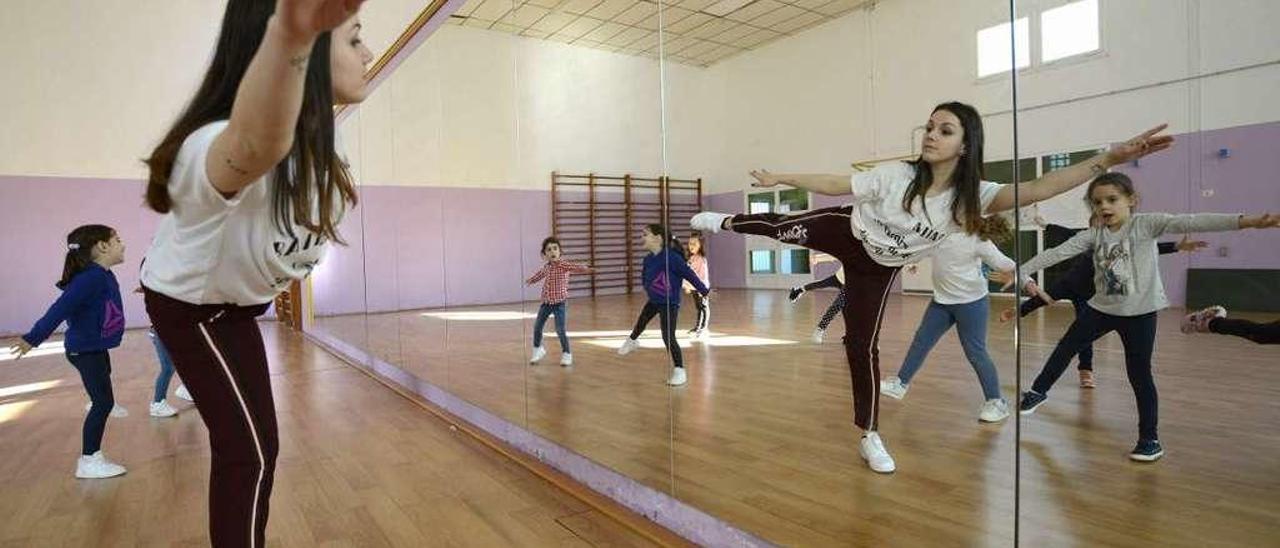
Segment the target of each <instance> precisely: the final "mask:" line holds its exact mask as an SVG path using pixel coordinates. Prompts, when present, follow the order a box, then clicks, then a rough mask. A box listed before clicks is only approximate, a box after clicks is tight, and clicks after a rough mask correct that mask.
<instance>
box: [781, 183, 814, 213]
mask: <svg viewBox="0 0 1280 548" xmlns="http://www.w3.org/2000/svg"><path fill="white" fill-rule="evenodd" d="M806 209H809V192H808V191H804V190H800V189H798V188H793V189H791V190H779V191H778V213H790V212H792V211H804V210H806Z"/></svg>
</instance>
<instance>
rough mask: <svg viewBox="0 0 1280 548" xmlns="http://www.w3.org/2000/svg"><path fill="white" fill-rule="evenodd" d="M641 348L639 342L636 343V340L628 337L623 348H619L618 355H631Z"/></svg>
mask: <svg viewBox="0 0 1280 548" xmlns="http://www.w3.org/2000/svg"><path fill="white" fill-rule="evenodd" d="M639 347H640V343H639V342H636V340H635V339H632V338H630V337H628V338H627V340H626V341H624V342H623V343H622V346H620V347H618V355H619V356H626V355H627V354H630V353H631V351H632V350H635V349H637V348H639Z"/></svg>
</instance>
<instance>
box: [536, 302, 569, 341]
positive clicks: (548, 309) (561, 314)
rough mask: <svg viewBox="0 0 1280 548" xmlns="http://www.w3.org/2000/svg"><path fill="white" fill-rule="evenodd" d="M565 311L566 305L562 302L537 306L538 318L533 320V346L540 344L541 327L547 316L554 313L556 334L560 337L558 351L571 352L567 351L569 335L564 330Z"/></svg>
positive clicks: (544, 324)
mask: <svg viewBox="0 0 1280 548" xmlns="http://www.w3.org/2000/svg"><path fill="white" fill-rule="evenodd" d="M567 311H568V307H567V306H565V303H563V302H559V303H556V304H547V303H542V306H539V307H538V319H536V320H534V321H533V346H535V347H537V346H542V328H543V327H544V326H546V325H547V316H550V315H552V314H555V315H556V336H557V337H560V351H561V352H564V353H565V354H570V353H571V352H570V351H569V335H566V334H565V332H564V324H565V321H567V319H566V317H565V316H566V312H567Z"/></svg>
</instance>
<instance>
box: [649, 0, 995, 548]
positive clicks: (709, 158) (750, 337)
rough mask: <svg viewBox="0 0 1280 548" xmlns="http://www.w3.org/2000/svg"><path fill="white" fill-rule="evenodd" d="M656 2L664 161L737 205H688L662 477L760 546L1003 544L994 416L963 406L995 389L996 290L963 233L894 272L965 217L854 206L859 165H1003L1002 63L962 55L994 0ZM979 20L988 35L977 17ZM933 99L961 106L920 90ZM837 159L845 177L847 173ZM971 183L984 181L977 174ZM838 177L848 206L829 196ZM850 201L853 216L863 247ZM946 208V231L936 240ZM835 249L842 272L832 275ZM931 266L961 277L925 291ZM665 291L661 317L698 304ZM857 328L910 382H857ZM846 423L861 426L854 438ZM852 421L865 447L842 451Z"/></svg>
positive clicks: (884, 369)
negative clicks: (690, 265) (868, 435)
mask: <svg viewBox="0 0 1280 548" xmlns="http://www.w3.org/2000/svg"><path fill="white" fill-rule="evenodd" d="M673 4H674V5H673V6H671V7H669V8H668V9H667V10H666V17H665V18H664V27H663V37H664V47H663V51H664V59H663V68H664V73H663V80H664V82H665V88H664V89H665V92H666V101H665V105H666V110H665V112H664V115H665V116H664V117H665V122H666V138H667V142H666V150H667V159H668V171H669V172H670V173H672V174H673V175H674V174H679V175H680V176H682V177H689V178H697V179H701V180H702V181H703V184H702V194H701V197H700V200H701V204H702V207H701V209H702V210H703V211H709V212H717V213H725V214H745V215H744V216H736V217H732V218H729V219H726V218H725V217H724V216H717V215H711V216H700V217H698V218H694V219H693V225H694V226H693V227H692V228H693V229H696V230H700V231H701V232H702V233H703V240H704V241H705V243H706V245H705V249H706V256H707V258H708V261H707V262H708V264H709V266H710V273H709V274H710V282H711V286H712V287H713V292H712V294H711V299H710V308H711V314H710V320H709V322H708V329H707V333H709V336H706V337H704V338H701V339H700V340H697V341H694V342H692V344H690V345H689V346H688V347H687V348H686V349H685V356H684V357H685V362H686V364H687V366H688V367H687V369H688V383H687V384H686V385H684V386H682V387H679V388H677V389H673V390H672V398H673V409H674V425H675V426H674V442H673V448H674V452H675V457H674V481H675V493H676V496H677V497H678V498H679V499H680V500H682V501H684V502H687V503H689V504H691V505H693V506H695V507H697V508H700V509H703V510H705V511H707V512H709V513H711V514H713V515H715V516H717V517H719V518H721V519H723V520H725V521H728V522H729V523H732V524H733V525H735V526H736V527H738V528H741V529H742V530H745V531H746V532H748V533H750V534H752V535H755V536H757V537H759V538H761V539H763V540H765V541H768V542H772V543H777V544H782V545H840V544H858V545H877V546H881V545H902V546H928V545H941V544H960V545H992V546H999V545H1010V544H1012V542H1013V536H1014V517H1015V516H1014V508H1015V506H1014V487H1015V482H1014V451H1015V444H1014V429H1015V424H1014V422H1015V421H1014V420H1013V419H1010V418H1004V417H1001V416H1000V408H995V409H992V410H987V409H985V407H984V406H985V405H986V404H985V401H986V400H987V399H988V398H991V399H998V398H1001V397H1003V398H1006V399H1008V400H1012V399H1013V398H1014V397H1015V389H1014V387H1013V381H1014V378H1013V372H1014V363H1013V362H1014V359H1013V357H1014V346H1013V328H1012V325H1009V324H999V323H997V322H996V321H995V320H994V318H992V319H991V320H990V321H987V316H988V314H987V310H988V308H995V307H999V306H1001V305H1000V304H999V303H1004V302H1012V300H1011V298H1010V297H1008V296H1004V295H996V296H993V297H990V299H989V302H990V303H993V304H988V299H987V298H986V297H985V294H986V291H985V289H986V287H987V283H986V280H985V279H983V277H982V271H981V270H980V267H979V257H978V252H977V251H978V250H980V249H983V248H982V247H981V246H980V245H979V244H978V243H977V242H978V240H977V239H976V238H975V239H973V241H972V242H970V241H969V240H965V241H964V243H963V245H958V246H957V248H958V250H953V251H950V252H948V253H949V256H950V257H951V258H950V259H948V260H950V261H952V262H959V263H960V264H961V265H963V266H949V267H948V268H946V269H939V268H937V267H932V266H931V261H929V260H925V261H924V262H920V263H918V264H915V265H914V268H913V267H909V266H908V267H906V268H903V269H902V270H901V272H900V273H897V274H895V270H896V269H895V268H894V267H897V266H899V265H903V266H906V265H909V264H913V263H917V261H918V260H919V258H921V257H927V256H929V255H930V253H931V251H930V250H931V249H932V248H933V247H934V245H935V242H936V241H939V240H941V241H943V242H950V241H952V240H958V239H960V238H961V237H962V236H963V235H964V234H963V233H964V230H963V229H961V228H958V227H957V228H953V229H948V228H945V227H948V226H956V225H955V222H954V221H953V222H948V217H951V216H952V211H951V210H950V209H949V208H950V203H949V200H948V199H946V198H937V199H935V198H932V197H931V198H929V200H928V204H929V209H927V211H928V212H929V213H928V214H929V215H930V216H931V217H926V216H924V215H923V214H922V215H921V216H920V220H921V221H922V222H923V223H925V224H923V225H921V226H933V227H939V228H938V229H937V230H936V231H932V232H931V231H929V230H919V231H916V232H915V233H914V234H907V232H910V231H911V229H912V228H913V227H912V224H913V223H914V222H915V221H914V220H912V221H911V222H907V221H906V220H904V219H902V218H900V217H899V216H894V213H893V212H896V213H899V214H903V215H905V213H903V210H902V205H901V203H900V202H901V200H902V195H903V194H902V190H899V191H898V194H897V199H896V201H895V200H894V199H889V200H888V201H889V202H893V203H891V204H887V205H885V206H884V208H877V207H876V206H875V205H874V204H875V203H876V202H877V200H878V199H879V196H878V194H876V193H878V192H880V188H881V187H880V186H878V185H879V184H880V182H879V181H880V180H881V179H883V181H884V185H886V186H884V187H883V188H885V189H891V188H895V187H893V184H895V183H897V184H899V185H900V186H902V187H905V184H906V183H909V182H910V180H911V176H910V175H908V176H906V177H905V179H904V180H902V181H898V180H897V179H903V176H902V173H904V171H905V172H907V173H914V169H913V168H912V167H911V165H910V164H906V163H904V161H910V162H915V161H917V160H923V161H924V162H925V163H928V164H929V165H930V166H931V168H930V169H933V168H932V166H933V165H935V163H936V165H938V166H957V165H961V164H964V162H971V163H968V164H964V166H962V167H960V168H955V167H939V168H937V169H947V170H949V171H953V172H956V171H958V170H959V169H968V170H970V171H971V172H975V175H974V176H973V179H972V181H973V182H974V183H976V181H977V176H976V168H977V166H983V167H985V168H986V171H987V177H986V179H989V180H993V181H996V182H1012V179H1011V178H1008V177H1007V175H1011V174H1009V173H1003V172H1002V171H1001V168H1002V166H1004V165H1006V164H1011V163H1012V162H1010V160H1012V159H1013V158H1014V150H1013V139H1012V130H1013V103H1012V93H1011V82H1010V80H1009V78H1007V77H1000V76H988V77H984V76H980V75H979V71H980V70H981V69H982V68H983V67H982V66H981V63H982V60H983V56H984V55H986V56H991V55H993V52H991V51H989V50H990V48H993V47H994V48H997V49H999V48H1003V50H1002V51H1003V52H1004V55H1005V60H1006V61H1007V60H1008V58H1009V55H1010V52H1009V45H1010V40H1009V35H1008V32H1007V28H1008V23H1009V11H1008V3H1007V2H1001V1H998V0H990V1H968V2H931V1H920V0H895V1H879V2H862V1H852V0H850V1H845V0H836V1H830V2H829V1H826V0H814V1H790V0H787V1H782V0H778V1H775V0H756V1H754V2H734V1H728V0H726V1H723V2H716V1H714V0H694V1H683V2H675V3H673ZM999 25H1004V28H1005V29H1006V32H1005V34H1004V35H994V36H988V35H984V34H982V33H981V32H980V31H982V29H986V28H990V27H997V28H998V26H999ZM988 34H990V33H988ZM1001 39H1003V41H1002V40H1001ZM995 62H997V63H998V62H999V59H997V60H996V61H995ZM952 101H955V102H959V103H963V105H949V106H945V107H943V108H941V109H939V110H937V111H935V107H936V106H938V105H941V104H944V103H949V102H952ZM968 105H971V106H972V109H976V113H975V112H974V110H971V109H969V107H968ZM978 123H980V124H981V125H982V127H983V129H984V130H985V143H983V141H982V140H981V137H980V135H981V133H980V130H978V128H977V126H976V124H978ZM966 132H967V133H969V134H970V135H971V137H972V139H965V138H964V134H965V133H966ZM926 144H928V145H929V146H930V147H931V148H930V150H929V151H925V150H923V149H922V147H923V146H924V145H926ZM983 145H985V146H983ZM964 147H968V150H967V151H965V152H964V153H960V152H958V151H957V148H964ZM922 152H924V153H925V155H924V156H923V158H922ZM948 158H950V159H951V160H950V162H948ZM983 160H985V162H986V163H985V165H983V164H982V162H983ZM855 164H856V165H855ZM966 166H967V167H966ZM753 170H761V171H759V172H757V173H754V174H753V173H752V172H753ZM1004 171H1005V172H1007V171H1008V169H1004ZM795 174H831V175H830V176H812V175H801V176H795ZM855 174H856V175H855ZM851 176H852V177H853V180H854V181H856V182H857V184H859V185H862V186H860V187H859V188H862V189H863V190H864V191H865V194H866V195H857V196H854V195H851V194H850V189H851V186H850V182H851ZM940 176H941V175H940ZM895 177H896V178H895ZM956 177H957V178H963V175H960V174H958V175H957V176H956ZM953 180H955V179H953ZM779 181H781V182H780V183H779ZM775 183H777V184H775ZM792 183H794V184H792ZM971 186H972V188H973V191H974V192H977V191H979V190H982V196H983V197H984V199H985V200H987V201H989V200H990V198H991V196H992V194H991V193H990V192H991V189H994V188H995V187H991V189H980V187H978V186H977V185H976V184H974V185H971ZM884 192H885V193H886V194H892V190H885V191H884ZM932 195H933V193H930V196H932ZM855 198H856V199H858V200H860V201H859V202H857V204H859V205H855V206H854V208H855V209H856V210H855V211H851V210H850V209H848V208H846V209H841V206H844V205H846V204H854V203H855ZM862 204H865V205H862ZM915 207H916V210H917V211H919V205H918V204H917V205H916V206H915ZM1012 207H1013V202H1012V198H1011V197H1009V198H1008V199H1007V201H1005V202H1004V207H1003V208H1004V209H1006V210H1009V209H1011V208H1012ZM826 208H833V209H826ZM884 212H890V213H888V215H889V216H888V217H885V218H884V219H880V218H878V217H877V215H884V214H885V213H884ZM851 215H856V216H858V218H859V219H860V221H861V222H862V223H864V227H865V228H867V229H868V230H869V231H870V232H872V233H873V236H871V237H870V238H868V242H867V245H866V246H865V247H864V243H863V242H861V241H859V240H858V239H857V238H859V237H862V236H855V234H854V229H853V228H852V227H851V218H850V217H851ZM1002 215H1003V216H1002V217H1001V218H1002V219H1004V220H1007V221H1009V222H1010V224H1011V223H1012V220H1013V215H1012V212H1011V211H1006V212H1005V213H1003V214H1002ZM979 218H980V216H979ZM681 220H682V221H683V219H681ZM674 222H675V221H674V220H673V223H674ZM852 222H857V221H852ZM882 222H884V223H891V224H892V226H889V225H884V224H881V223H882ZM726 223H727V224H732V225H733V226H732V227H731V229H728V228H725V226H727V225H726ZM853 226H858V225H853ZM898 227H900V228H901V229H903V230H901V233H899V234H895V232H899V228H898ZM679 228H680V229H683V228H684V227H679ZM949 230H950V231H954V232H959V233H960V234H952V235H950V236H947V237H946V238H945V239H944V238H943V234H942V232H946V231H949ZM717 231H719V232H718V233H715V232H717ZM1009 235H1010V236H1011V233H1010V234H1009ZM1003 245H1004V246H1005V249H1010V247H1009V245H1008V244H1003ZM873 248H874V249H873ZM864 250H865V251H864ZM869 253H870V255H869ZM939 253H941V252H939ZM872 257H876V258H875V259H872ZM837 259H838V260H837ZM841 264H843V265H845V267H844V269H845V270H849V271H850V272H852V274H844V273H843V272H842V275H841V276H836V274H837V270H838V269H839V267H840V265H841ZM1007 266H1009V267H1011V266H1012V262H1011V261H1010V263H1009V264H1008V265H1007ZM957 276H959V277H961V278H963V279H962V280H958V281H957V280H954V279H950V278H954V277H957ZM940 277H941V278H944V279H943V281H942V283H945V284H947V286H948V287H952V288H954V287H956V286H957V285H958V286H961V287H963V288H965V290H964V291H960V293H962V295H959V296H954V295H952V296H951V297H950V300H944V302H945V303H947V304H945V305H931V304H930V303H931V301H934V300H935V299H942V297H941V296H937V295H936V291H935V285H936V284H937V283H938V282H937V280H938V279H939V278H940ZM948 277H950V278H948ZM815 282H816V284H815ZM806 284H815V285H811V286H810V287H809V288H808V289H807V290H805V291H803V292H802V291H799V290H793V288H799V287H803V286H805V285H806ZM846 289H847V291H846ZM954 293H956V291H955V290H954V289H953V290H952V291H951V294H954ZM957 303H959V304H957ZM841 307H843V309H842V308H841ZM934 307H936V308H937V310H934ZM681 308H682V310H681V314H680V317H681V326H680V329H679V332H680V333H682V334H683V333H684V331H685V330H686V329H687V328H688V327H686V326H688V325H691V322H690V320H691V319H692V318H695V317H697V315H698V314H697V312H696V311H695V310H694V306H693V303H689V304H687V305H685V306H682V307H681ZM828 310H830V311H831V312H830V315H829V316H828V315H827V311H828ZM926 310H928V311H929V314H926ZM881 315H882V316H883V320H881V321H878V317H879V316H881ZM824 316H827V318H828V320H824ZM922 316H923V317H925V320H924V322H932V323H930V324H929V325H930V329H929V330H926V329H925V326H924V325H922V319H921V318H922ZM846 318H848V322H850V323H846ZM944 319H945V320H946V321H943V320H944ZM956 322H959V325H958V326H955V327H957V329H953V330H950V331H952V332H955V331H960V332H961V336H968V337H971V338H972V339H973V341H972V342H975V343H977V344H974V345H973V347H972V348H962V345H961V342H960V339H959V338H958V337H957V336H956V335H953V334H945V335H944V334H943V333H944V330H946V328H947V327H948V326H950V325H952V324H953V323H956ZM847 325H848V326H849V330H850V333H853V336H852V337H850V338H849V339H848V340H846V326H847ZM918 326H919V327H920V329H919V331H920V333H919V335H918V336H920V337H921V338H922V341H921V342H917V343H914V346H913V339H914V338H915V337H916V336H917V327H918ZM988 327H989V328H990V332H989V333H988V332H987V331H988ZM939 335H941V336H942V337H941V340H940V341H938V342H937V343H936V346H933V347H932V352H929V350H930V348H929V346H930V345H929V344H928V341H929V340H930V339H935V340H936V338H937V337H938V336H939ZM876 339H878V346H879V349H878V360H879V371H880V378H881V379H883V380H885V381H886V382H887V381H888V380H889V379H890V377H894V378H897V377H896V376H897V375H902V376H903V377H904V382H906V383H907V384H908V385H909V386H910V388H911V391H910V396H909V397H906V398H903V399H901V400H899V399H893V398H891V397H889V396H888V395H883V396H881V397H880V398H879V399H878V401H877V399H876V397H875V396H876V393H877V391H876V390H875V388H876V382H875V375H874V374H872V369H871V367H873V364H872V360H873V359H874V357H875V356H876V355H877V351H876V350H875V349H874V346H873V345H872V341H874V340H876ZM983 343H985V350H984V349H983V348H981V346H982V345H983ZM913 347H918V351H917V352H916V355H917V356H918V357H917V358H915V359H914V361H915V362H916V364H917V366H918V372H917V374H916V375H914V379H910V373H905V369H906V368H907V366H906V365H905V362H907V361H909V360H908V350H909V349H912V348H913ZM846 348H848V351H846ZM966 350H970V351H971V352H969V353H966ZM988 353H989V358H984V355H986V354H988ZM967 354H970V357H972V358H973V359H974V360H975V361H976V362H979V363H978V364H977V365H974V366H971V365H970V363H969V360H967V359H966V356H967ZM979 367H981V368H984V370H983V373H982V375H975V369H977V368H979ZM851 371H852V373H851ZM855 375H857V376H860V378H858V379H854V378H853V377H854V376H855ZM980 378H981V380H982V381H985V382H979V379H980ZM907 379H909V381H908V380H907ZM855 380H856V382H855ZM855 387H856V388H855ZM885 391H886V392H888V388H886V389H885ZM991 406H995V404H991ZM855 408H856V410H855ZM980 414H981V415H983V418H984V419H987V420H991V421H992V422H980V420H979V416H980ZM877 422H878V424H877ZM864 429H871V430H873V431H876V432H878V436H879V439H878V440H872V439H866V440H864V438H863V432H864ZM873 443H874V444H877V445H878V446H879V448H881V450H884V451H886V452H887V454H882V455H875V454H867V453H864V451H866V450H867V449H868V447H864V446H865V445H867V444H873ZM864 455H865V456H864ZM884 456H889V457H890V458H891V459H892V462H890V463H886V462H885V461H884V459H883V457H884ZM866 457H871V460H870V461H868V459H867V458H866ZM889 467H893V468H896V471H895V472H892V473H890V469H889ZM872 468H877V470H873V469H872ZM878 472H879V473H878Z"/></svg>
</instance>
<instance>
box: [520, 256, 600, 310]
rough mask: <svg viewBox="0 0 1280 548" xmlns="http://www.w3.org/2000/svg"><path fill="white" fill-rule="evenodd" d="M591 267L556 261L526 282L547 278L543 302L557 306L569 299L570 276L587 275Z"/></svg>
mask: <svg viewBox="0 0 1280 548" xmlns="http://www.w3.org/2000/svg"><path fill="white" fill-rule="evenodd" d="M588 272H591V268H590V267H586V266H583V265H580V264H575V263H571V262H567V261H562V260H560V259H556V260H554V261H551V262H549V263H547V264H545V265H543V266H542V269H541V270H539V271H538V272H537V273H536V274H534V275H533V276H532V277H530V278H529V279H528V280H525V284H526V285H532V284H533V283H535V282H537V281H538V280H541V279H543V278H546V279H547V281H546V283H543V284H542V302H544V303H547V304H557V303H562V302H564V300H565V299H567V298H569V274H586V273H588Z"/></svg>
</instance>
